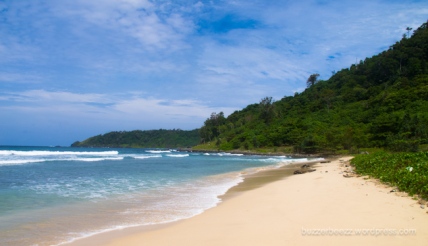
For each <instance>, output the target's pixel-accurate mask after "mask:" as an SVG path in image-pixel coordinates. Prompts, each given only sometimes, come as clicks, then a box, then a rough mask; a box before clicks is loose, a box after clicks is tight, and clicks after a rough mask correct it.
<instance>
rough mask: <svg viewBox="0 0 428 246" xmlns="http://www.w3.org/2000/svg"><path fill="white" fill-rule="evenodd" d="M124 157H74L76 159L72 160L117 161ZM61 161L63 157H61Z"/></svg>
mask: <svg viewBox="0 0 428 246" xmlns="http://www.w3.org/2000/svg"><path fill="white" fill-rule="evenodd" d="M123 158H124V157H104V158H76V159H72V160H73V161H87V162H92V161H119V160H123ZM61 160H62V161H63V160H64V159H61Z"/></svg>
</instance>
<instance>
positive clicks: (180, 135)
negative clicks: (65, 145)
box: [71, 129, 200, 148]
mask: <svg viewBox="0 0 428 246" xmlns="http://www.w3.org/2000/svg"><path fill="white" fill-rule="evenodd" d="M199 140H200V138H199V134H198V129H195V130H192V131H183V130H164V129H160V130H150V131H139V130H136V131H130V132H127V131H121V132H109V133H106V134H102V135H98V136H94V137H90V138H88V139H86V140H84V141H82V142H75V143H73V144H72V145H71V146H72V147H131V148H178V147H190V146H195V145H197V144H198V143H199Z"/></svg>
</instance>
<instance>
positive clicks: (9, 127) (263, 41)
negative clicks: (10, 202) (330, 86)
mask: <svg viewBox="0 0 428 246" xmlns="http://www.w3.org/2000/svg"><path fill="white" fill-rule="evenodd" d="M427 18H428V3H427V2H426V1H406V0H401V1H398V0H392V1H391V0H370V1H369V0H367V1H366V0H360V1H347V0H341V1H328V0H319V1H316V0H313V1H310V0H299V1H286V0H284V1H282V0H277V1H266V0H263V1H262V0H246V1H244V0H228V1H226V0H225V1H223V0H217V1H216V0H212V1H205V0H204V1H200V0H180V1H178V0H177V1H167V0H152V1H150V0H100V1H98V0H91V1H88V0H60V1H58V0H44V1H43V0H0V117H1V121H0V145H65V146H67V145H70V144H71V143H72V142H74V141H76V140H84V139H86V138H88V137H90V136H93V135H98V134H102V133H106V132H109V131H122V130H135V129H141V130H149V129H160V128H164V129H173V128H180V129H183V130H190V129H194V128H199V127H201V126H202V124H203V122H204V120H205V119H206V118H208V117H209V115H210V114H211V113H212V112H220V111H223V112H224V113H225V114H226V115H229V114H230V113H232V112H233V111H235V110H239V109H242V108H243V107H245V106H246V105H248V104H252V103H257V102H259V101H260V99H261V98H263V97H265V96H272V97H273V98H274V99H275V100H279V99H281V98H282V97H284V96H290V95H293V94H294V93H295V92H301V91H303V90H304V88H305V84H306V83H305V82H306V79H307V78H308V77H309V75H310V74H312V73H319V74H321V78H322V79H328V78H329V76H330V75H331V72H332V71H334V70H335V71H338V70H340V69H342V68H346V67H349V66H350V65H351V64H352V63H355V61H356V60H358V61H359V60H363V59H364V58H366V57H370V56H373V55H375V54H377V53H379V52H381V51H383V50H385V49H387V48H388V47H389V46H390V45H392V44H393V43H395V42H396V41H398V40H399V39H401V37H402V35H403V33H405V32H406V31H405V29H406V27H412V28H414V29H416V28H417V27H418V26H420V25H421V24H422V23H423V22H425V21H427Z"/></svg>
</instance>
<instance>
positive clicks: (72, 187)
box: [0, 146, 307, 245]
mask: <svg viewBox="0 0 428 246" xmlns="http://www.w3.org/2000/svg"><path fill="white" fill-rule="evenodd" d="M301 161H307V159H306V158H301V159H293V158H290V157H286V156H255V155H253V156H251V155H245V156H244V155H240V154H227V153H190V152H179V151H176V150H164V149H114V148H66V147H8V146H0V245H61V244H64V243H67V242H72V241H74V240H76V239H79V238H84V237H88V236H91V235H95V234H98V233H102V232H106V231H111V230H117V229H121V228H126V227H133V226H139V225H151V224H158V223H166V222H171V221H176V220H179V219H184V218H188V217H192V216H195V215H197V214H199V213H202V212H203V211H204V210H206V209H209V208H211V207H214V206H216V205H217V204H218V203H219V202H220V200H219V198H218V196H219V195H222V194H224V193H225V192H226V191H227V190H228V189H229V188H231V187H233V186H235V185H237V184H238V183H239V182H241V181H242V180H243V173H251V172H257V171H260V170H263V169H271V168H278V167H280V166H282V165H287V164H289V163H292V162H301Z"/></svg>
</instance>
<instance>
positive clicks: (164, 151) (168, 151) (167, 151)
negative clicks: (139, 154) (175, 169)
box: [146, 150, 172, 154]
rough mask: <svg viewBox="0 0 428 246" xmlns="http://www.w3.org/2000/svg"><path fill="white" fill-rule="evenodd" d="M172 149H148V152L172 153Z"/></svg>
mask: <svg viewBox="0 0 428 246" xmlns="http://www.w3.org/2000/svg"><path fill="white" fill-rule="evenodd" d="M171 151H172V150H146V152H148V153H152V154H160V153H171Z"/></svg>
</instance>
